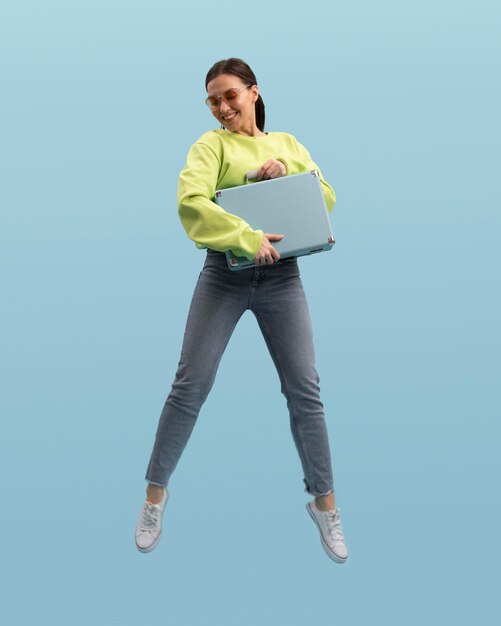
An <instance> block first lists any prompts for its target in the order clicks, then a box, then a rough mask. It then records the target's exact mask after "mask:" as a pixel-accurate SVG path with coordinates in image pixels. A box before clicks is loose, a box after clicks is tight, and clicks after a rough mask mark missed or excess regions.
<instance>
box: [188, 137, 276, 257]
mask: <svg viewBox="0 0 501 626" xmlns="http://www.w3.org/2000/svg"><path fill="white" fill-rule="evenodd" d="M219 170H220V162H219V159H218V157H217V155H216V153H215V152H214V151H213V150H212V148H211V147H210V146H208V145H207V144H204V143H201V142H197V143H195V144H194V145H193V146H192V147H191V149H190V151H189V153H188V158H187V161H186V165H185V167H184V168H183V170H182V171H181V174H180V175H179V183H178V192H177V199H178V213H179V217H180V219H181V223H182V224H183V227H184V229H185V231H186V233H187V235H188V237H189V238H190V239H191V240H193V241H195V242H196V243H197V244H199V245H200V246H202V247H207V248H212V249H213V250H218V251H220V252H224V251H225V250H233V252H234V253H235V254H237V255H238V256H245V257H247V258H248V259H249V260H252V259H254V258H255V256H256V254H257V253H258V251H259V250H260V247H261V243H262V240H263V234H264V233H263V231H262V230H253V229H252V228H251V227H250V226H249V224H247V222H245V221H244V220H242V219H241V218H239V217H237V216H236V215H233V214H231V213H227V212H226V211H225V210H224V209H222V208H221V207H220V206H218V205H217V204H216V203H215V202H213V201H212V198H213V197H214V194H215V191H216V184H217V180H218V177H219Z"/></svg>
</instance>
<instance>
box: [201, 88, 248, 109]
mask: <svg viewBox="0 0 501 626" xmlns="http://www.w3.org/2000/svg"><path fill="white" fill-rule="evenodd" d="M250 86H251V85H244V86H243V87H240V89H228V90H227V91H225V92H224V93H222V94H221V95H219V96H209V97H208V98H205V104H206V105H207V106H208V107H209V108H210V109H217V108H218V107H220V106H221V100H224V101H225V102H226V104H230V105H231V103H232V102H233V101H234V100H235V98H236V97H237V96H238V94H239V93H240V92H241V91H243V90H244V89H248V88H249V87H250Z"/></svg>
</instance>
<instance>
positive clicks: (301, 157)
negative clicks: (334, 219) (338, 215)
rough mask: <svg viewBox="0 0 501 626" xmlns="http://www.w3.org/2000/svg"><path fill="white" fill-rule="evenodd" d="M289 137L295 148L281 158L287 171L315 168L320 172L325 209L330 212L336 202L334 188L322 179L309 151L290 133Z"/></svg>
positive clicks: (294, 172)
mask: <svg viewBox="0 0 501 626" xmlns="http://www.w3.org/2000/svg"><path fill="white" fill-rule="evenodd" d="M289 137H290V138H291V139H293V141H294V144H295V149H292V150H291V151H290V153H289V154H288V155H287V157H286V158H284V159H281V160H282V161H283V163H284V164H285V166H286V168H287V173H288V174H297V173H300V172H306V171H311V170H317V172H318V173H319V174H320V183H321V185H322V191H323V194H324V198H325V204H326V206H327V210H328V211H329V213H331V212H332V209H333V207H334V205H335V203H336V194H335V193H334V189H333V188H332V187H331V186H330V185H329V183H328V182H327V181H326V180H325V179H324V177H323V175H322V172H321V170H320V168H319V167H318V165H317V164H316V163H315V162H314V161H313V159H312V158H311V155H310V153H309V152H308V150H307V149H306V148H305V147H304V146H303V144H301V143H299V141H297V139H295V138H294V137H293V136H292V135H289Z"/></svg>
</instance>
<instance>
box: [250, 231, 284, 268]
mask: <svg viewBox="0 0 501 626" xmlns="http://www.w3.org/2000/svg"><path fill="white" fill-rule="evenodd" d="M283 237H284V236H283V235H273V234H271V233H264V235H263V239H262V241H261V247H260V248H259V252H258V253H257V255H256V256H255V257H254V263H255V265H267V264H272V263H275V261H278V260H279V259H280V252H278V250H276V249H275V248H274V247H273V246H272V245H271V243H270V241H280V239H283Z"/></svg>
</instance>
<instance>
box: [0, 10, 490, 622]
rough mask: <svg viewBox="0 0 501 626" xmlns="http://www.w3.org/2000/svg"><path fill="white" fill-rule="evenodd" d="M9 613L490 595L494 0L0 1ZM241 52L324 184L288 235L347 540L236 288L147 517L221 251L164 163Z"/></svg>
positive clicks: (240, 612) (415, 615)
mask: <svg viewBox="0 0 501 626" xmlns="http://www.w3.org/2000/svg"><path fill="white" fill-rule="evenodd" d="M0 7H1V8H0V76H1V85H0V91H1V97H0V146H1V147H0V150H1V163H0V165H1V168H0V181H1V182H0V202H1V222H0V298H1V308H0V311H1V330H0V332H1V347H0V367H1V370H0V381H1V382H0V384H1V386H2V389H1V396H0V403H1V404H0V410H1V416H0V417H1V437H0V464H1V478H0V480H1V496H2V505H1V506H2V511H1V516H0V519H1V522H0V527H1V529H2V556H1V559H0V573H1V577H2V589H3V594H2V602H1V605H0V614H1V616H2V622H3V623H8V624H9V625H13V626H14V625H17V624H19V625H28V624H53V625H54V626H59V625H63V624H64V625H66V624H71V625H72V626H80V625H82V626H83V625H85V626H88V625H89V624H92V625H97V626H100V625H105V624H119V625H121V626H129V625H132V624H134V625H135V624H141V623H155V624H159V623H160V624H162V623H166V624H173V625H175V626H188V625H189V626H212V625H217V626H223V625H231V626H234V625H236V626H251V625H252V626H256V625H259V626H271V625H275V624H287V625H288V626H296V625H298V626H299V625H303V624H305V623H310V622H325V623H342V624H347V625H357V626H358V625H360V624H368V623H371V624H374V623H375V624H385V625H387V626H390V625H391V626H393V625H395V626H396V625H398V626H401V625H402V624H405V625H406V626H413V625H414V624H425V623H426V624H437V625H438V624H452V623H453V624H457V625H463V624H472V623H475V624H491V623H494V622H495V615H496V614H498V613H499V611H498V610H497V606H496V604H495V600H494V594H495V593H496V592H495V589H496V588H497V584H495V580H499V575H498V568H499V557H500V541H499V531H498V525H499V522H498V520H499V514H500V512H501V507H500V498H499V477H500V469H501V467H500V465H501V463H500V454H499V444H500V426H499V415H500V397H499V382H500V381H499V379H500V369H501V368H500V357H499V354H500V349H501V345H500V333H499V319H500V306H499V304H500V296H499V270H500V254H499V237H500V232H499V231H500V229H499V226H500V219H499V209H500V204H501V202H500V200H501V193H500V189H499V177H500V158H499V145H500V140H501V133H500V116H499V111H500V110H501V102H500V100H501V98H500V82H499V67H500V62H501V54H500V51H501V46H500V42H501V35H500V32H499V31H500V28H499V24H500V21H501V10H500V9H499V3H497V2H494V0H492V1H490V2H489V1H488V0H478V1H477V2H464V1H461V0H458V1H455V2H453V1H452V0H433V1H431V0H421V1H420V2H417V1H415V2H414V1H413V2H407V1H404V0H401V1H399V2H397V1H396V0H393V1H391V0H381V1H380V2H370V1H369V0H353V1H352V2H339V1H337V0H334V1H330V2H326V1H320V2H317V3H315V4H313V5H310V6H308V5H307V4H305V3H304V2H301V3H299V2H283V1H279V2H272V3H268V2H262V1H261V0H256V1H255V2H252V3H247V4H245V5H243V4H242V3H235V2H226V3H223V4H221V3H219V4H214V3H198V2H195V3H179V4H175V5H174V6H170V5H169V3H167V2H161V1H150V0H142V1H141V2H140V1H139V0H122V1H119V0H114V1H107V0H100V1H99V2H98V1H97V0H86V1H85V2H84V1H83V0H77V1H70V0H67V1H63V0H60V1H59V2H58V1H56V0H45V2H35V1H34V0H33V1H23V0H19V1H16V2H15V1H14V0H10V1H9V0H2V2H1V4H0ZM228 56H240V57H242V58H244V59H245V60H247V61H248V62H249V64H250V65H251V67H252V68H253V69H254V71H255V73H256V75H257V77H258V81H259V86H260V89H261V94H262V95H263V98H264V101H265V103H266V106H267V129H268V130H280V131H287V132H290V133H293V134H294V135H295V136H296V137H297V138H298V139H299V140H300V141H301V142H302V143H304V144H305V145H306V146H307V147H308V149H309V150H310V152H311V154H312V156H313V158H314V159H315V161H316V162H317V163H318V164H319V165H320V167H321V168H322V170H323V173H324V175H325V177H326V179H327V180H328V181H329V182H330V183H331V184H332V185H333V187H334V188H335V190H336V193H337V199H338V201H337V205H336V207H335V209H334V212H333V214H332V225H333V229H334V232H335V234H336V239H337V243H336V246H335V247H334V249H333V251H332V252H329V253H328V254H325V256H324V255H318V256H315V257H311V258H305V259H302V260H301V261H300V267H301V272H302V276H303V281H304V285H305V289H306V292H307V295H308V299H309V304H310V309H311V314H312V318H313V323H314V333H315V342H316V350H317V367H318V370H319V374H320V384H321V389H322V399H323V401H324V405H325V409H326V415H327V421H328V428H329V432H330V436H331V442H332V452H333V463H334V474H335V485H336V493H337V503H338V505H339V506H340V507H341V510H342V514H343V525H344V530H345V535H346V538H347V542H348V545H349V549H350V560H349V562H348V563H347V564H346V565H343V566H339V565H336V564H335V563H333V562H331V561H330V560H329V559H328V558H327V557H326V556H325V555H324V553H323V551H322V549H321V547H320V543H319V540H318V535H317V531H316V529H315V528H314V526H313V524H312V523H311V520H310V519H309V517H308V516H307V513H306V511H305V508H304V503H305V502H306V500H307V497H306V494H304V493H303V491H302V482H301V479H302V475H301V472H300V465H299V461H298V458H297V455H296V452H295V449H294V447H293V444H292V438H291V436H290V432H289V427H288V415H287V409H286V404H285V399H284V398H283V397H282V396H281V394H280V385H279V380H278V376H277V374H276V372H275V370H274V368H273V364H272V361H271V358H270V357H269V355H268V353H267V351H266V347H265V343H264V340H263V339H262V337H261V336H260V334H259V330H258V327H257V323H256V321H255V319H254V318H253V316H252V315H251V314H250V313H248V314H246V316H244V318H243V319H242V320H241V323H240V324H239V326H238V327H237V330H236V331H235V334H234V336H233V337H232V340H231V342H230V345H229V347H228V349H227V352H226V353H225V355H224V357H223V361H222V364H221V367H220V370H219V373H218V377H217V380H216V384H215V386H214V389H213V391H212V393H211V395H210V396H209V399H208V401H207V403H206V405H205V406H204V407H203V409H202V413H201V415H200V419H199V422H198V424H197V427H196V429H195V432H194V435H193V437H192V439H191V440H190V442H189V445H188V447H187V449H186V452H185V455H184V456H183V458H182V460H181V462H180V464H179V466H178V469H177V471H176V473H175V475H174V476H173V478H172V481H171V499H170V502H169V504H168V509H167V511H166V518H165V527H164V533H165V534H164V537H163V539H162V542H161V544H160V546H159V548H158V549H157V550H156V551H155V552H153V553H151V554H149V555H143V554H140V553H139V552H137V550H136V548H135V546H134V541H133V532H134V526H135V523H136V519H137V516H138V514H139V511H140V508H141V505H142V502H143V499H144V488H145V482H144V473H145V470H146V465H147V461H148V458H149V454H150V450H151V446H152V443H153V437H154V433H155V429H156V425H157V420H158V416H159V413H160V410H161V408H162V405H163V403H164V401H165V397H166V396H167V393H168V391H169V390H170V385H171V383H172V379H173V376H174V373H175V368H176V365H177V361H178V358H179V350H180V347H181V339H182V334H183V330H184V323H185V319H186V314H187V310H188V306H189V302H190V299H191V294H192V290H193V287H194V284H195V280H196V278H197V276H198V272H199V271H200V268H201V265H202V263H203V260H204V257H205V252H202V251H198V250H196V248H195V246H194V244H193V243H192V242H191V241H190V240H189V239H188V238H187V237H186V235H185V233H184V231H183V229H182V226H181V224H180V222H179V220H178V216H177V208H176V201H175V193H176V185H177V175H178V173H179V171H180V169H181V168H182V166H183V164H184V160H185V157H186V153H187V151H188V148H189V146H190V145H191V144H192V143H193V142H194V140H195V139H196V138H197V137H198V136H199V135H200V134H202V133H203V132H205V131H206V130H208V129H210V128H215V127H217V123H216V122H215V120H213V118H212V117H211V115H210V113H209V112H208V111H207V109H206V108H205V107H204V105H203V99H204V97H205V95H204V78H205V74H206V72H207V70H208V68H209V67H210V66H211V65H212V63H214V62H215V61H217V60H219V59H220V58H225V57H228Z"/></svg>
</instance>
